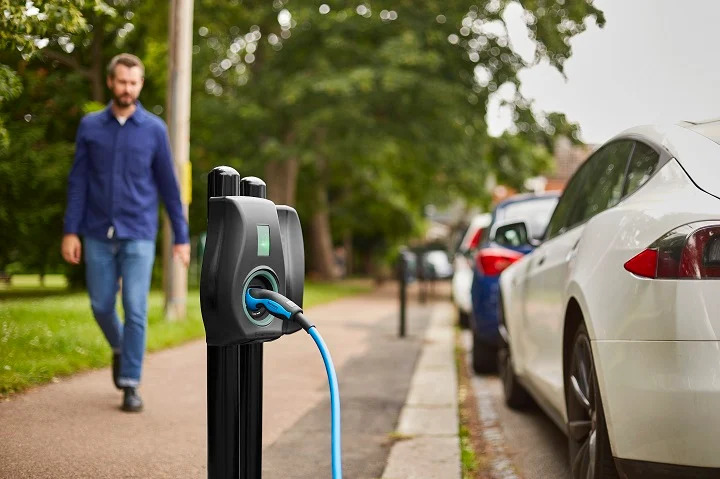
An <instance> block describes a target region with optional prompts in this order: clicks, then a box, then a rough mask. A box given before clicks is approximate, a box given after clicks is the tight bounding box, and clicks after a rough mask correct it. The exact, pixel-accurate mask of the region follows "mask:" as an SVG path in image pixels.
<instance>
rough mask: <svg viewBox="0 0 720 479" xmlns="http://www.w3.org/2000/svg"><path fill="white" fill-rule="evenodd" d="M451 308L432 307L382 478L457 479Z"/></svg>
mask: <svg viewBox="0 0 720 479" xmlns="http://www.w3.org/2000/svg"><path fill="white" fill-rule="evenodd" d="M453 317H454V315H453V314H452V309H451V308H450V305H449V304H447V303H443V304H438V305H436V306H435V309H434V310H433V314H432V318H431V320H430V327H429V328H428V330H427V332H426V333H425V345H424V346H423V351H422V355H421V357H420V361H419V363H418V365H417V367H416V368H415V374H414V375H413V379H412V385H411V387H410V393H409V394H408V397H407V401H406V403H405V406H404V407H403V410H402V413H401V415H400V422H399V424H398V430H397V433H398V434H399V436H400V440H399V442H397V443H396V444H395V445H394V446H393V448H392V451H391V453H390V457H389V460H388V463H387V467H386V468H385V472H384V473H383V476H382V477H383V479H425V478H443V479H453V478H458V479H459V478H460V474H461V468H460V442H459V438H458V427H459V426H458V386H457V370H456V368H455V359H454V348H455V336H454V329H453Z"/></svg>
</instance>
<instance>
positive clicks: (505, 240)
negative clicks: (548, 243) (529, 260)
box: [494, 221, 537, 248]
mask: <svg viewBox="0 0 720 479" xmlns="http://www.w3.org/2000/svg"><path fill="white" fill-rule="evenodd" d="M494 241H495V243H497V244H498V245H500V246H507V247H510V248H519V247H521V246H526V245H531V246H535V244H533V243H534V242H535V241H537V240H535V239H534V238H532V237H531V236H530V232H529V228H528V226H527V223H525V222H524V221H515V222H512V223H507V224H504V225H500V226H498V227H497V228H496V229H495V239H494Z"/></svg>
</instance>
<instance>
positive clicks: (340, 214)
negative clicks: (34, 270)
mask: <svg viewBox="0 0 720 479" xmlns="http://www.w3.org/2000/svg"><path fill="white" fill-rule="evenodd" d="M0 1H2V0H0ZM5 1H7V0H5ZM36 3H37V4H38V8H39V5H40V2H36ZM42 3H43V5H44V7H43V8H46V9H47V8H49V7H47V5H50V4H52V5H55V6H60V5H65V4H72V5H73V6H74V7H76V10H73V11H74V12H79V15H80V16H77V15H75V14H73V15H74V16H71V17H72V18H73V19H74V20H73V22H74V23H73V25H76V27H77V28H76V29H75V30H73V32H74V33H70V32H69V30H68V28H69V27H68V28H65V30H67V33H65V32H63V33H56V34H54V35H50V36H48V37H47V38H50V40H49V41H48V44H47V45H45V46H44V48H43V49H42V51H41V52H40V53H39V54H37V55H35V57H34V58H31V57H27V58H25V57H23V54H22V51H19V50H18V49H17V48H15V49H12V48H8V47H7V46H6V44H5V43H3V49H4V50H5V51H4V52H3V53H2V54H0V63H4V64H6V65H8V66H9V67H10V68H12V69H14V70H16V71H21V70H22V73H21V74H20V75H19V78H20V80H21V84H22V87H23V88H24V89H25V93H23V94H22V95H20V96H19V97H18V95H17V94H16V98H15V99H13V100H8V101H5V102H3V103H2V104H1V105H0V115H3V116H4V117H5V118H7V119H8V120H7V121H8V125H9V128H8V129H9V131H10V141H11V142H16V143H15V145H13V146H11V147H10V148H9V149H8V148H6V149H5V150H4V152H2V153H0V167H6V168H8V169H9V171H10V172H21V171H23V170H22V169H20V168H19V167H16V166H17V165H14V164H15V162H17V161H18V160H17V158H18V156H15V155H18V154H19V155H20V158H23V157H26V160H25V161H27V162H30V161H31V159H32V161H35V162H38V164H46V163H47V164H49V163H54V169H53V171H55V172H57V176H58V177H59V179H58V180H53V181H50V183H52V185H53V186H52V187H51V188H50V190H51V191H52V192H53V193H52V195H53V196H54V197H56V198H58V199H59V198H63V197H64V179H65V178H64V175H65V174H66V172H67V170H68V169H69V166H70V164H71V161H72V158H71V155H70V154H69V151H70V149H69V146H70V145H71V142H72V139H73V135H74V128H75V127H76V125H77V122H78V121H79V118H80V117H81V115H82V114H83V112H85V111H88V110H90V109H93V108H98V107H99V106H100V105H101V104H102V103H101V102H103V101H104V99H105V93H104V89H103V86H102V85H103V77H104V74H103V68H104V65H105V63H106V62H107V61H108V60H109V58H110V57H111V56H112V55H113V54H115V53H118V52H120V51H131V52H133V53H135V54H137V55H139V56H140V57H141V58H142V59H143V60H144V61H145V63H146V75H147V80H146V87H145V90H144V91H143V94H142V96H141V101H143V104H144V105H145V106H146V108H148V109H149V110H151V111H153V112H155V113H156V114H159V115H162V113H163V104H164V93H165V92H164V88H165V79H166V65H167V60H166V54H167V18H168V12H167V6H166V5H162V6H158V5H152V6H150V5H149V4H148V2H139V1H132V0H124V1H122V2H121V1H116V2H114V3H113V4H112V8H111V7H109V6H107V5H105V4H103V3H101V2H98V3H94V4H93V5H92V6H90V5H87V4H85V3H83V2H82V1H80V0H76V1H74V2H72V1H70V0H66V1H60V0H52V1H49V2H42ZM511 3H513V2H509V1H506V0H491V1H486V2H479V3H475V4H473V3H472V2H462V1H455V0H447V1H443V2H439V1H428V2H412V1H409V0H396V1H393V2H363V3H358V4H356V5H352V6H349V5H348V4H347V3H346V2H340V1H327V2H326V3H322V4H320V3H318V2H314V1H313V2H310V1H306V0H275V1H274V2H272V3H271V2H260V3H248V2H239V1H237V0H229V1H226V0H222V1H221V0H195V20H194V22H195V23H194V24H195V38H194V47H193V79H192V81H193V90H192V91H193V94H192V119H191V161H192V163H193V171H194V174H193V178H194V191H193V199H194V202H193V205H192V206H191V213H190V214H191V231H192V232H194V233H198V232H200V231H202V230H204V228H205V174H206V173H207V171H209V170H210V169H211V168H212V167H214V166H217V165H220V164H227V165H230V166H233V167H235V168H236V169H238V171H240V172H241V174H243V175H251V174H252V175H256V176H260V177H262V178H264V179H266V181H267V182H268V190H269V194H270V197H271V199H274V200H276V202H282V203H288V204H293V205H296V207H297V208H298V209H299V211H300V215H301V218H303V222H304V229H305V231H306V235H307V237H306V244H307V245H309V246H310V248H309V249H310V253H311V255H310V259H311V263H310V264H311V266H312V269H313V270H315V271H316V272H318V273H319V274H320V275H321V276H325V277H328V276H331V275H332V254H331V253H332V246H333V244H339V243H340V242H341V241H345V244H352V245H353V247H354V249H355V250H356V253H357V255H358V256H361V255H362V256H366V257H370V256H372V255H382V254H384V253H385V251H386V250H387V248H389V247H391V246H392V245H393V244H397V243H398V242H400V241H404V240H407V238H408V237H410V236H411V235H413V234H414V233H417V232H418V231H419V229H420V228H421V226H422V224H423V209H424V206H425V205H427V204H429V203H432V204H436V205H447V204H450V203H451V202H453V201H455V200H457V199H458V198H463V199H465V200H466V201H469V202H471V203H479V204H483V203H484V204H487V202H488V201H489V195H488V193H487V192H486V191H485V185H486V183H487V179H488V177H490V176H492V177H494V178H497V179H498V180H499V181H502V182H503V183H506V184H508V185H511V186H519V185H522V182H523V181H524V179H525V178H527V177H529V176H533V175H537V174H539V173H541V172H542V171H544V170H545V169H547V168H548V166H549V165H550V161H551V155H550V154H551V151H550V149H551V146H552V138H553V137H554V136H555V135H556V134H559V133H562V134H570V135H572V134H573V133H574V132H575V130H576V128H577V127H576V126H575V125H572V124H570V123H568V122H567V121H566V120H565V118H564V116H562V115H560V114H550V115H547V116H546V117H543V118H537V117H536V115H535V114H533V112H532V111H531V104H530V102H528V100H527V99H525V98H523V97H522V95H521V94H520V93H519V91H520V89H519V80H518V72H519V71H520V70H521V69H522V68H524V67H526V66H528V62H526V61H524V60H523V59H522V58H521V57H520V56H519V55H518V54H517V53H516V52H515V51H514V50H513V48H512V44H511V41H510V38H509V35H508V31H507V26H506V24H505V17H504V13H505V11H506V9H507V7H508V5H510V4H511ZM28 4H30V2H28ZM521 6H522V7H523V9H524V10H523V15H522V19H523V22H524V23H525V25H526V27H527V32H528V35H529V36H530V37H531V38H532V39H533V40H534V41H535V44H536V51H535V57H534V59H533V60H532V62H537V61H541V60H547V61H548V62H550V63H551V64H552V65H555V66H556V67H557V68H559V69H560V70H562V67H563V64H564V62H565V60H566V59H567V58H568V57H569V56H570V55H571V48H570V42H569V40H570V38H572V37H573V36H574V35H576V34H578V33H580V32H582V31H583V30H584V28H585V27H586V24H587V23H586V22H587V19H588V17H590V16H594V17H595V18H596V21H597V23H598V24H600V25H602V24H603V23H604V19H603V16H602V12H600V11H599V10H597V9H596V8H595V7H594V6H593V5H592V1H591V0H566V1H553V2H549V1H545V0H531V1H523V2H521ZM37 35H40V38H45V37H43V35H49V33H47V32H42V33H41V32H38V33H37ZM20 36H22V35H20ZM0 38H3V37H0ZM23 38H24V37H23ZM61 38H66V40H61ZM3 41H4V40H3ZM70 43H71V44H72V45H73V46H74V47H73V48H72V49H68V48H65V46H67V45H68V44H70ZM33 44H35V40H33ZM36 47H38V45H36ZM16 79H17V77H16ZM8 84H10V83H8ZM57 84H66V85H73V88H72V89H71V88H67V87H65V88H62V89H60V90H57V89H55V88H54V87H53V85H57ZM508 84H510V85H513V86H514V92H515V94H514V95H513V96H512V98H510V99H506V100H505V103H506V104H507V105H508V106H509V107H510V108H512V110H513V112H514V119H515V124H514V127H513V128H512V129H511V130H510V131H509V132H506V133H505V134H503V135H502V136H500V137H497V138H496V137H492V136H490V135H488V133H487V124H486V113H487V105H488V101H489V99H490V98H491V97H492V95H494V94H496V92H497V91H498V89H500V88H501V87H503V86H504V85H508ZM0 85H2V70H0ZM19 87H20V84H18V83H17V82H16V84H15V86H14V87H13V88H15V90H18V89H19ZM29 88H31V89H32V92H34V94H30V93H29V90H28V89H29ZM1 93H2V92H0V94H1ZM8 98H9V96H8ZM93 101H94V103H93ZM98 102H100V103H98ZM28 114H29V115H32V116H31V120H27V119H26V115H28ZM58 123H62V124H58ZM33 131H35V133H34V134H33V133H32V132H33ZM40 131H41V133H38V132H40ZM33 135H35V136H33ZM15 138H17V139H15ZM33 138H35V140H33ZM38 139H40V140H41V141H39V142H38ZM53 148H55V149H53ZM35 150H37V154H36V155H35V156H32V155H30V153H23V151H25V152H28V151H35ZM11 151H13V152H14V153H12V154H11V153H10V152H11ZM48 151H52V152H53V153H48ZM11 155H12V156H11ZM33 158H34V159H33ZM3 163H5V164H6V166H3ZM13 165H14V166H13ZM11 174H12V173H11ZM3 177H5V176H4V175H3ZM0 181H7V180H4V179H3V180H0ZM48 181H49V180H48ZM12 201H18V199H17V198H14V199H12V200H11V203H9V204H8V206H3V205H0V231H1V230H3V229H4V225H3V224H1V223H2V222H4V221H6V218H10V215H9V213H8V211H7V210H8V209H11V208H12V207H11V206H9V205H11V204H13V203H12ZM38 201H42V200H40V199H39V200H38ZM3 208H4V209H3ZM51 216H52V215H51ZM7 221H9V219H8V220H7ZM5 224H9V223H5ZM59 234H60V232H59V231H58V232H57V235H58V241H59ZM3 260H4V261H6V262H7V261H9V260H8V259H3V258H0V269H2V268H3Z"/></svg>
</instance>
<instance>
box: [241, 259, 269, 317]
mask: <svg viewBox="0 0 720 479" xmlns="http://www.w3.org/2000/svg"><path fill="white" fill-rule="evenodd" d="M249 288H257V289H269V290H270V291H274V292H276V293H277V292H278V281H277V278H276V277H275V273H274V272H272V271H271V270H270V269H267V268H263V267H259V268H256V269H254V270H252V271H251V272H250V274H249V275H248V276H247V278H246V279H245V282H244V284H243V290H242V297H243V300H242V302H243V303H242V304H243V310H244V311H245V316H247V319H248V320H250V322H252V323H253V324H256V325H258V326H267V325H268V324H270V323H271V322H272V321H273V319H274V317H273V316H272V315H271V314H270V313H269V312H268V311H267V310H266V309H265V308H264V307H263V306H261V307H260V308H258V309H256V310H251V309H250V308H248V307H247V303H246V302H245V294H246V293H247V290H248V289H249Z"/></svg>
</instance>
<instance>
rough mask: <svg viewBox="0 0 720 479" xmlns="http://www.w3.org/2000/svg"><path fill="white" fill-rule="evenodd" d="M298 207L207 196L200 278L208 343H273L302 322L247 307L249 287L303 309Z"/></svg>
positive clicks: (231, 197)
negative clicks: (264, 291) (282, 297)
mask: <svg viewBox="0 0 720 479" xmlns="http://www.w3.org/2000/svg"><path fill="white" fill-rule="evenodd" d="M304 251H305V250H304V245H303V237H302V228H301V226H300V219H299V217H298V214H297V212H296V211H295V209H293V208H291V207H289V206H277V205H275V204H274V203H273V202H272V201H270V200H267V199H264V198H256V197H252V196H220V197H212V198H208V232H207V240H206V245H205V253H204V256H203V265H202V273H201V278H200V307H201V310H202V316H203V323H204V324H205V333H206V340H207V344H208V345H211V346H225V345H230V344H249V343H258V342H264V341H272V340H275V339H277V338H279V337H280V336H282V335H284V334H290V333H294V332H295V331H298V330H299V329H300V326H299V325H297V324H296V323H294V322H290V321H283V320H281V319H278V318H275V317H273V316H272V315H270V314H269V313H267V311H249V310H248V308H247V306H246V305H245V292H246V291H247V289H248V287H257V288H266V289H272V290H274V291H276V292H278V293H280V294H282V295H284V296H286V297H287V298H289V299H290V300H292V301H293V302H294V303H296V304H297V305H298V306H300V307H302V301H303V291H304V283H305V253H304Z"/></svg>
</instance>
